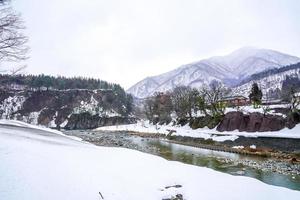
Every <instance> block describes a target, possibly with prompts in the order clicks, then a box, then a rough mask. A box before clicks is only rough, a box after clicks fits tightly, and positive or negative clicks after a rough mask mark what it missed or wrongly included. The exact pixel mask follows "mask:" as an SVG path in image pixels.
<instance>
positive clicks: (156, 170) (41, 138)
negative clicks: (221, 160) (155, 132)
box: [0, 122, 300, 200]
mask: <svg viewBox="0 0 300 200" xmlns="http://www.w3.org/2000/svg"><path fill="white" fill-rule="evenodd" d="M2 124H4V122H2ZM11 125H17V126H11ZM23 125H24V124H22V123H17V124H15V122H10V125H9V126H7V125H0V161H1V164H0V199H3V200H15V199H17V200H19V199H20V200H41V199H43V200H47V199H49V200H54V199H55V200H58V199H63V200H76V199H80V200H82V199H91V200H94V199H102V198H101V197H100V195H99V192H101V194H102V196H103V199H105V200H161V199H163V198H168V197H171V196H175V195H176V194H182V195H183V196H184V199H188V200H199V199H205V200H212V199H216V200H219V199H223V200H226V199H228V200H229V199H230V200H235V199H236V200H241V199H243V200H247V199H249V200H253V199H255V200H259V199H262V200H265V199H272V200H274V199H282V200H286V199H289V200H293V199H295V200H296V199H299V196H300V192H299V191H293V190H289V189H286V188H281V187H276V186H271V185H267V184H264V183H262V182H260V181H258V180H256V179H252V178H247V177H241V176H239V177H238V176H232V175H228V174H224V173H220V172H216V171H213V170H211V169H208V168H203V167H197V166H192V165H186V164H182V163H179V162H174V161H167V160H165V159H163V158H160V157H157V156H153V155H149V154H145V153H141V152H138V151H134V150H129V149H124V148H111V147H97V146H94V145H91V144H88V143H84V142H81V141H78V140H74V139H72V138H69V137H66V136H64V135H62V134H61V133H58V132H57V131H51V130H49V131H47V130H46V129H40V128H37V129H36V128H35V127H34V126H31V125H30V126H29V127H28V126H27V125H26V126H25V125H24V127H23ZM177 184H178V185H182V187H181V188H174V187H171V188H169V189H166V188H165V187H167V186H173V185H177Z"/></svg>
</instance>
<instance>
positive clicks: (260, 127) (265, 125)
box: [217, 112, 286, 132]
mask: <svg viewBox="0 0 300 200" xmlns="http://www.w3.org/2000/svg"><path fill="white" fill-rule="evenodd" d="M285 125H286V120H285V119H284V118H283V117H281V116H276V115H266V116H264V115H263V114H261V113H257V112H256V113H250V114H249V115H245V114H243V113H241V112H229V113H227V114H226V115H225V116H224V118H223V119H222V120H221V122H220V124H219V125H218V127H217V130H218V131H233V130H239V131H247V132H256V131H260V132H263V131H278V130H281V129H283V128H284V127H285Z"/></svg>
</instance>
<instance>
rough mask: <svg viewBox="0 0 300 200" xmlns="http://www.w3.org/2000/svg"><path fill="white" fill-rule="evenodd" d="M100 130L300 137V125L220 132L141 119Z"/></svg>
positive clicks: (217, 138)
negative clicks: (255, 130) (258, 130)
mask: <svg viewBox="0 0 300 200" xmlns="http://www.w3.org/2000/svg"><path fill="white" fill-rule="evenodd" d="M96 130H99V131H130V132H137V133H149V134H151V133H152V134H156V133H159V134H165V135H167V134H169V133H170V132H171V131H172V135H180V136H188V137H194V138H204V139H212V140H214V141H218V142H222V141H225V140H232V141H234V140H235V139H237V138H238V137H239V136H245V137H276V138H300V125H297V126H296V127H294V128H293V129H288V128H285V129H283V130H280V131H274V132H239V131H237V130H236V131H224V132H219V131H217V130H216V129H209V128H206V127H205V128H199V129H195V130H193V129H192V128H190V127H189V126H188V125H185V126H171V125H153V124H151V123H149V121H139V122H137V123H136V124H128V125H117V126H104V127H99V128H97V129H96Z"/></svg>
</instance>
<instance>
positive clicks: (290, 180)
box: [64, 130, 300, 191]
mask: <svg viewBox="0 0 300 200" xmlns="http://www.w3.org/2000/svg"><path fill="white" fill-rule="evenodd" d="M64 133H65V134H67V135H70V136H76V137H79V138H81V139H83V140H84V141H87V142H90V143H93V144H95V145H99V146H107V147H124V148H129V149H135V150H138V151H142V152H146V153H150V154H154V155H158V156H161V157H163V158H165V159H168V160H173V161H179V162H183V163H186V164H191V165H196V166H201V167H208V168H211V169H214V170H216V171H220V172H223V173H227V174H231V175H234V176H247V177H252V178H255V179H258V180H260V181H262V182H264V183H267V184H270V185H276V186H281V187H286V188H290V189H293V190H298V191H300V165H299V164H297V163H296V164H295V163H288V162H283V161H279V160H276V159H272V158H264V157H261V156H253V155H241V154H236V153H229V152H221V151H215V150H208V149H203V148H198V147H191V146H186V145H182V144H174V143H172V142H171V141H168V140H167V139H161V138H152V137H140V136H138V135H132V134H130V133H127V132H102V131H90V130H73V131H64Z"/></svg>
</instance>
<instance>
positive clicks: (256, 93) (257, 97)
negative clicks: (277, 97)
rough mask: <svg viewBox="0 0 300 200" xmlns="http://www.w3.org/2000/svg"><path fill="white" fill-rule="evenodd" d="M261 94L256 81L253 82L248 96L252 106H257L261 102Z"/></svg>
mask: <svg viewBox="0 0 300 200" xmlns="http://www.w3.org/2000/svg"><path fill="white" fill-rule="evenodd" d="M262 96H263V95H262V91H261V90H260V88H259V87H258V85H257V83H253V84H252V88H251V93H250V95H249V98H250V100H251V102H252V103H253V105H254V108H258V106H259V105H260V104H261V100H262Z"/></svg>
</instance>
